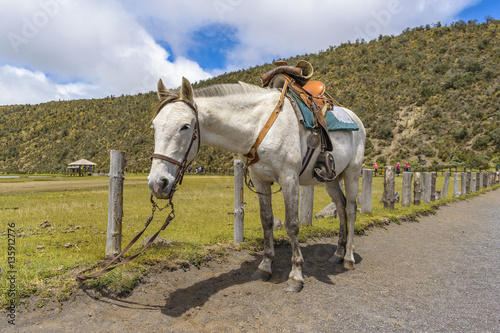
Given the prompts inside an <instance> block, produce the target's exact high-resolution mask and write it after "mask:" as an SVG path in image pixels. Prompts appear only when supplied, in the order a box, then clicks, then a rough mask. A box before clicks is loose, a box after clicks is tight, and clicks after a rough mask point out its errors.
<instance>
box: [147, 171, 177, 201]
mask: <svg viewBox="0 0 500 333" xmlns="http://www.w3.org/2000/svg"><path fill="white" fill-rule="evenodd" d="M148 187H149V189H150V190H151V193H152V194H153V195H154V196H155V197H156V198H157V199H168V198H169V196H170V191H171V189H172V182H170V181H169V180H168V178H167V177H165V176H162V177H159V178H157V179H151V180H149V181H148Z"/></svg>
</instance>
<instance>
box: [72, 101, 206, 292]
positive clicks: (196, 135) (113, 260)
mask: <svg viewBox="0 0 500 333" xmlns="http://www.w3.org/2000/svg"><path fill="white" fill-rule="evenodd" d="M175 102H183V103H185V104H186V105H188V106H189V107H190V108H191V110H193V112H194V115H195V119H196V121H195V124H194V132H193V137H192V138H191V142H190V144H189V147H188V150H187V152H186V154H185V155H184V159H183V160H182V162H179V161H177V160H175V159H173V158H171V157H168V156H165V155H162V154H156V153H154V154H152V155H151V160H152V159H153V158H158V159H160V160H164V161H167V162H170V163H173V164H175V165H178V166H179V170H178V171H177V175H176V177H175V183H174V185H173V186H172V189H171V190H170V194H169V196H168V203H167V204H166V206H165V207H163V208H161V207H159V206H158V205H157V204H156V202H155V201H154V200H153V194H151V197H150V201H151V204H152V211H151V216H149V217H148V219H147V221H146V223H145V225H144V229H142V231H141V232H139V233H138V234H137V235H136V236H135V237H134V238H133V239H132V241H130V243H129V244H128V245H127V246H126V247H125V249H124V250H122V251H121V252H120V253H118V254H117V255H115V256H110V257H107V258H105V259H104V260H102V261H100V262H98V263H97V264H95V265H94V266H92V267H89V268H86V269H84V270H83V271H81V272H80V273H78V274H77V276H76V280H77V281H79V282H82V281H85V280H89V279H94V278H97V277H99V276H101V275H104V274H106V273H108V272H110V271H112V270H113V269H115V268H117V267H118V266H121V265H124V264H126V263H128V262H130V261H132V260H133V259H134V258H136V257H137V256H138V255H140V254H141V253H142V252H144V251H146V249H147V248H149V247H150V246H151V245H152V244H153V243H154V241H155V239H156V237H157V236H158V234H159V233H160V232H161V231H163V230H165V228H166V227H167V226H168V225H169V224H170V222H171V221H172V220H173V219H174V218H175V213H174V204H173V203H172V196H173V194H174V192H175V190H176V189H177V184H179V185H180V184H181V183H182V178H183V177H184V173H185V172H186V169H187V167H188V162H187V159H188V156H189V152H190V151H191V148H192V147H193V143H194V142H195V141H196V140H198V151H199V150H200V143H201V139H200V123H199V121H198V110H197V109H196V107H195V106H194V105H192V104H191V103H190V102H187V101H185V100H183V99H175V100H173V101H171V102H169V103H175ZM168 207H170V209H171V210H170V213H169V214H168V216H167V218H166V219H165V222H164V223H163V225H162V226H161V228H160V230H158V231H157V232H156V233H155V234H153V235H152V237H151V238H150V239H149V241H148V242H147V243H146V245H144V247H143V248H142V249H141V250H140V251H139V252H137V253H135V254H133V255H131V256H129V257H127V258H125V259H122V256H123V254H124V253H125V252H127V251H128V250H129V249H130V248H131V247H132V245H134V244H135V243H136V242H137V240H138V239H139V238H140V237H141V236H142V234H143V233H144V232H145V231H146V229H147V227H148V226H149V224H150V223H151V221H153V218H154V214H155V211H156V210H157V209H158V210H160V211H161V210H163V209H166V208H168ZM100 266H104V268H103V269H101V270H100V271H98V272H94V273H92V274H88V275H85V274H84V273H86V272H89V271H91V270H94V269H95V268H97V267H100Z"/></svg>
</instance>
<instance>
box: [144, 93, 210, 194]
mask: <svg viewBox="0 0 500 333" xmlns="http://www.w3.org/2000/svg"><path fill="white" fill-rule="evenodd" d="M176 102H183V103H184V104H186V105H187V106H189V107H190V108H191V110H193V113H194V116H195V123H194V132H193V137H192V139H191V142H190V143H189V147H188V149H187V151H186V154H185V155H184V159H183V160H182V162H179V161H177V160H175V159H173V158H171V157H168V156H166V155H163V154H158V153H153V154H151V157H150V158H151V160H153V158H157V159H160V160H163V161H167V162H170V163H173V164H175V165H178V166H179V170H178V171H177V175H176V177H175V185H174V188H172V191H175V187H176V186H177V184H179V185H180V184H182V179H183V178H184V173H185V172H186V169H187V166H188V163H187V159H188V156H189V153H190V152H191V148H192V147H193V143H194V142H195V141H196V140H198V147H197V152H196V153H198V152H199V151H200V146H201V133H200V122H199V120H198V109H197V108H196V107H195V106H194V105H192V104H191V103H190V102H188V101H185V100H183V99H175V100H173V101H172V102H170V103H176Z"/></svg>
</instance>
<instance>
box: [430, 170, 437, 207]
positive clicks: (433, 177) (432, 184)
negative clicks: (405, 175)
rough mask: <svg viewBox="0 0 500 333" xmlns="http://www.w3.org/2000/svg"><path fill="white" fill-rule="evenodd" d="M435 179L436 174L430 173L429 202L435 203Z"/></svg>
mask: <svg viewBox="0 0 500 333" xmlns="http://www.w3.org/2000/svg"><path fill="white" fill-rule="evenodd" d="M436 179H437V172H432V173H431V201H436Z"/></svg>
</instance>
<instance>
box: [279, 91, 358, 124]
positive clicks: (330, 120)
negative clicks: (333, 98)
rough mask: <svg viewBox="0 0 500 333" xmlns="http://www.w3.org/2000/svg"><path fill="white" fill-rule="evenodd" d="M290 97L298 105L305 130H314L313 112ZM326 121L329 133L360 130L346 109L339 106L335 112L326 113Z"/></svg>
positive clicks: (302, 103)
mask: <svg viewBox="0 0 500 333" xmlns="http://www.w3.org/2000/svg"><path fill="white" fill-rule="evenodd" d="M288 96H290V97H291V98H292V99H293V101H294V102H295V103H296V104H297V105H298V107H299V109H300V112H301V113H302V119H300V122H301V123H302V124H303V125H304V127H305V129H307V130H312V129H313V126H314V115H313V113H312V111H311V110H310V109H309V108H308V107H307V106H306V105H305V104H304V102H302V101H301V100H300V99H298V98H297V97H296V96H294V95H293V94H288ZM292 104H293V103H292ZM299 118H300V117H299ZM325 120H326V123H327V124H328V131H357V130H359V127H358V125H357V124H356V123H355V122H354V120H352V118H351V116H350V115H349V114H348V113H347V112H346V111H345V110H344V108H342V107H340V106H337V105H335V106H334V107H333V110H331V111H327V112H326V116H325Z"/></svg>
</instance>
